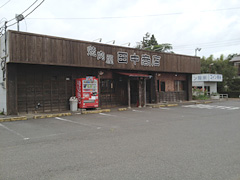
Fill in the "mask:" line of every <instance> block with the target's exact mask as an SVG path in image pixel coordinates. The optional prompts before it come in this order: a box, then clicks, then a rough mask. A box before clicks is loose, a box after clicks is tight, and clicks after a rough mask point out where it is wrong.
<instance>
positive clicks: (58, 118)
mask: <svg viewBox="0 0 240 180" xmlns="http://www.w3.org/2000/svg"><path fill="white" fill-rule="evenodd" d="M55 119H57V120H60V121H65V122H70V123H74V124H79V125H82V126H88V127H92V126H95V125H89V124H84V123H79V122H76V121H71V120H69V119H64V118H60V117H55Z"/></svg>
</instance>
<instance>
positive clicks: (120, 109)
mask: <svg viewBox="0 0 240 180" xmlns="http://www.w3.org/2000/svg"><path fill="white" fill-rule="evenodd" d="M118 111H127V108H118Z"/></svg>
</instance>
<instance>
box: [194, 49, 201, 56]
mask: <svg viewBox="0 0 240 180" xmlns="http://www.w3.org/2000/svg"><path fill="white" fill-rule="evenodd" d="M201 49H202V48H196V49H195V56H197V51H201Z"/></svg>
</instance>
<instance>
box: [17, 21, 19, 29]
mask: <svg viewBox="0 0 240 180" xmlns="http://www.w3.org/2000/svg"><path fill="white" fill-rule="evenodd" d="M17 30H18V31H19V21H17Z"/></svg>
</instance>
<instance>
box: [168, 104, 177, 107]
mask: <svg viewBox="0 0 240 180" xmlns="http://www.w3.org/2000/svg"><path fill="white" fill-rule="evenodd" d="M176 106H178V104H168V105H167V107H176Z"/></svg>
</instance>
